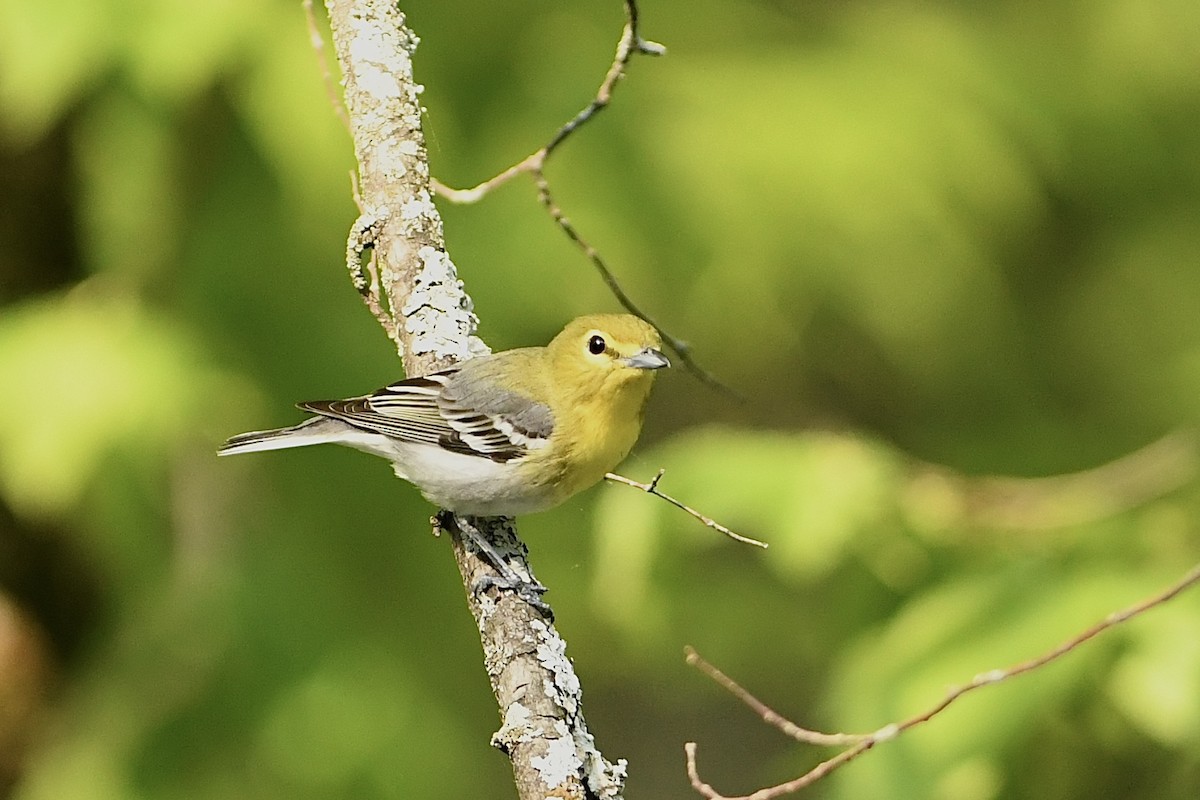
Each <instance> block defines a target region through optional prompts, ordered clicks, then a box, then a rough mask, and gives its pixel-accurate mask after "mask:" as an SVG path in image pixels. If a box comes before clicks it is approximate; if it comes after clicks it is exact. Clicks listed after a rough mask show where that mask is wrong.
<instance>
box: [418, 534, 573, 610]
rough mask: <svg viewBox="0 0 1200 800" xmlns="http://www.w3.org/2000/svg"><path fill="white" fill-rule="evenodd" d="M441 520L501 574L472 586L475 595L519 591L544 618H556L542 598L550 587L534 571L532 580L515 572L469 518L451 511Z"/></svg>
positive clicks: (482, 578)
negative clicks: (492, 589)
mask: <svg viewBox="0 0 1200 800" xmlns="http://www.w3.org/2000/svg"><path fill="white" fill-rule="evenodd" d="M438 517H439V519H438V521H439V523H441V524H442V527H447V523H449V524H450V525H453V526H454V528H455V529H456V530H457V531H458V532H459V533H460V534H461V535H462V537H463V539H465V540H467V541H469V542H470V543H471V545H472V546H473V547H474V548H475V550H476V551H477V552H478V553H479V554H480V555H481V556H482V557H483V559H484V560H485V561H487V562H488V563H489V564H491V565H492V567H494V568H495V570H496V572H497V573H499V574H497V575H484V576H482V577H480V578H479V579H478V580H476V581H475V585H474V586H472V587H471V591H472V592H473V593H474V594H476V595H481V594H483V593H484V592H485V591H487V590H488V589H490V588H492V587H493V586H495V587H497V588H499V589H508V590H509V591H513V592H516V594H517V596H518V597H520V598H521V599H522V600H524V601H525V602H526V603H528V604H529V605H531V606H533V607H534V608H535V609H537V610H538V611H539V612H541V613H542V614H543V615H545V616H546V617H549V618H551V619H553V616H554V615H553V612H552V611H551V610H550V606H548V605H546V604H545V603H544V602H542V598H541V595H542V594H543V593H545V591H546V587H545V586H543V585H542V584H541V582H540V581H538V579H537V578H535V577H533V573H532V572H530V573H529V576H528V577H524V576H522V575H521V574H520V573H518V572H517V571H516V570H515V569H513V568H512V567H511V566H510V565H509V563H508V562H507V561H505V560H504V556H502V555H500V551H499V550H497V549H496V548H495V546H494V545H493V544H492V543H491V542H490V541H489V540H488V538H487V537H486V536H485V535H484V534H483V532H482V531H481V530H479V528H477V527H476V526H475V524H474V523H473V522H472V521H471V519H470V518H469V517H460V516H459V515H457V514H454V513H452V512H449V511H442V512H440V513H439V514H438Z"/></svg>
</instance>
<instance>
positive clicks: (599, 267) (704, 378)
mask: <svg viewBox="0 0 1200 800" xmlns="http://www.w3.org/2000/svg"><path fill="white" fill-rule="evenodd" d="M533 179H534V183H535V184H536V185H537V190H538V201H539V202H540V203H541V204H542V206H543V207H544V208H545V209H546V212H547V213H549V214H550V217H551V218H552V219H553V220H554V221H555V223H557V224H558V227H559V228H561V229H562V231H563V233H565V234H566V235H567V237H568V238H569V239H570V240H571V241H573V242H574V243H575V244H576V245H577V246H578V247H579V249H580V250H582V251H583V254H584V256H585V257H587V259H588V260H589V261H591V262H592V266H594V267H595V268H596V271H597V272H599V273H600V278H601V279H602V280H603V281H604V283H605V285H606V286H608V288H609V291H611V292H612V293H613V296H614V297H616V298H617V302H618V303H620V304H621V305H622V306H624V307H625V310H626V311H628V312H629V313H630V314H633V315H634V316H638V317H641V318H642V319H644V320H645V321H646V322H648V323H650V324H651V325H652V326H654V329H655V330H656V331H658V333H659V335H660V336H661V337H662V340H663V343H664V344H666V346H667V347H669V348H670V349H671V351H672V352H673V353H675V355H677V356H679V360H680V361H682V362H683V365H684V366H685V367H687V370H688V372H690V373H692V374H693V375H695V376H696V377H697V378H699V379H700V381H701V382H703V383H704V384H705V385H707V386H709V387H710V388H713V389H716V390H718V391H720V392H722V393H724V394H726V395H728V396H730V397H733V398H735V399H737V400H740V399H741V398H740V397H739V396H738V395H737V393H736V392H734V391H733V390H732V389H730V388H729V387H728V386H726V385H725V384H723V383H721V382H720V381H719V380H717V379H716V378H715V377H713V375H712V374H711V373H709V372H708V371H707V370H705V369H704V368H703V367H701V366H700V365H699V364H697V363H696V361H695V359H693V358H692V348H691V345H689V344H688V343H687V342H685V341H684V340H682V339H678V338H676V337H674V336H672V335H671V334H670V333H668V332H667V331H666V330H664V329H663V327H662V326H661V325H659V324H658V323H657V322H655V321H654V320H653V319H652V318H651V317H650V316H649V315H648V314H647V313H646V312H645V311H642V310H641V309H640V308H638V307H637V306H636V305H634V302H633V300H632V298H630V297H629V295H628V294H626V293H625V290H624V289H622V288H621V284H620V282H619V281H617V276H616V275H614V274H613V272H612V270H610V269H609V268H608V264H607V263H605V261H604V259H603V258H602V257H601V256H600V252H599V251H598V250H596V248H594V247H592V246H591V245H590V244H589V243H588V242H587V240H586V239H584V238H583V236H582V235H580V233H579V231H578V230H576V228H575V226H574V225H572V224H571V221H570V220H569V219H567V215H566V214H564V213H563V210H562V208H560V207H559V205H558V203H556V202H555V201H554V196H553V195H552V194H551V193H550V182H549V181H547V180H546V175H545V173H544V172H543V171H542V169H541V167H540V166H539V167H538V168H537V169H536V170H534V171H533Z"/></svg>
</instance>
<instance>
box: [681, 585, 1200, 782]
mask: <svg viewBox="0 0 1200 800" xmlns="http://www.w3.org/2000/svg"><path fill="white" fill-rule="evenodd" d="M1198 583H1200V564H1197V565H1196V566H1194V567H1192V568H1191V569H1190V570H1189V571H1188V572H1187V574H1185V575H1184V576H1183V577H1182V578H1180V579H1179V580H1177V581H1175V582H1174V583H1172V584H1171V585H1170V586H1168V587H1167V588H1165V589H1163V590H1162V591H1160V592H1158V593H1157V594H1154V595H1152V596H1151V597H1148V598H1146V599H1145V600H1142V601H1140V602H1137V603H1134V604H1133V605H1131V606H1128V607H1126V608H1123V609H1121V610H1120V611H1114V612H1113V613H1111V614H1109V615H1108V616H1107V617H1105V618H1104V619H1102V620H1100V621H1099V622H1097V623H1095V624H1094V625H1092V626H1091V627H1089V628H1087V629H1085V630H1083V631H1081V632H1079V633H1077V634H1075V635H1074V636H1072V637H1071V638H1069V639H1067V640H1066V641H1064V642H1062V643H1061V644H1059V645H1058V646H1057V647H1054V648H1051V649H1050V650H1047V651H1046V652H1044V653H1042V654H1041V655H1039V656H1035V657H1034V658H1030V659H1026V660H1025V661H1021V662H1019V663H1016V664H1013V665H1011V666H1009V667H1006V668H1004V669H993V670H988V671H987V672H981V673H979V674H978V675H976V676H975V677H973V678H972V679H971V680H970V681H968V682H967V683H965V684H963V685H962V686H956V687H954V688H952V689H950V690H949V691H948V692H947V693H946V694H945V696H944V697H942V699H941V700H939V701H938V702H936V703H934V704H933V705H932V706H930V707H929V708H927V709H926V710H925V711H922V712H920V713H918V714H914V715H913V716H911V717H909V718H908V719H906V720H903V721H901V722H891V723H888V724H887V725H884V726H883V727H882V728H880V729H879V730H877V731H875V732H874V733H828V734H827V733H819V732H817V731H812V730H808V729H807V728H801V727H800V726H799V725H796V724H795V723H793V722H791V721H789V720H787V719H785V718H784V717H782V716H781V715H779V714H778V713H776V712H775V711H774V710H773V709H771V708H770V707H769V706H767V705H766V704H765V703H763V702H762V701H761V700H759V699H758V698H756V697H754V695H752V694H750V693H749V692H748V691H746V690H745V689H743V688H742V687H741V686H740V685H739V684H738V683H737V682H735V681H734V680H733V679H732V678H730V677H729V676H727V675H726V674H725V673H723V672H721V671H720V670H719V669H717V668H716V667H714V666H713V665H712V664H709V663H708V662H707V661H705V660H704V659H703V658H701V657H700V655H699V654H698V653H697V652H696V651H695V650H693V649H692V648H690V647H689V648H687V650H686V659H687V663H689V664H691V665H692V666H694V667H696V668H697V669H699V670H700V671H701V672H703V673H704V674H706V675H708V676H709V677H710V678H712V679H713V680H714V681H716V682H717V683H719V684H720V685H721V686H723V687H725V689H726V690H728V691H729V692H730V693H732V694H733V695H734V696H735V697H737V698H738V699H739V700H741V701H742V702H743V703H745V704H746V705H748V706H749V707H750V708H751V709H753V710H754V712H755V713H757V714H758V715H759V716H760V717H762V718H763V721H765V722H767V723H768V724H770V725H774V726H775V727H776V728H778V729H779V730H781V731H782V732H783V733H785V734H787V735H788V736H791V737H792V738H794V739H796V740H797V741H801V742H807V743H810V744H816V745H846V744H849V745H851V746H850V747H848V748H847V749H845V750H843V751H842V752H840V753H838V754H837V755H835V756H833V757H832V758H829V759H827V760H825V761H822V762H821V763H820V764H818V765H817V766H815V767H813V768H812V769H811V770H809V771H808V772H806V773H804V774H803V775H800V776H799V777H797V778H793V779H792V780H790V781H786V782H784V783H780V784H776V785H775V786H768V787H766V788H763V789H759V790H757V791H755V792H751V793H750V794H748V795H739V796H737V797H730V796H727V795H723V794H721V793H720V792H718V791H717V790H716V789H714V788H713V787H712V786H711V785H709V784H707V783H705V782H704V781H703V780H701V778H700V771H699V769H698V768H697V766H696V743H695V742H688V743H687V744H686V745H684V752H685V754H686V757H687V772H688V779H689V780H690V781H691V784H692V788H693V789H695V790H696V791H697V792H698V793H699V794H700V795H702V796H703V797H705V798H707V800H773V799H774V798H777V797H781V796H783V795H785V794H791V793H792V792H796V791H799V790H800V789H803V788H805V787H806V786H809V785H811V784H813V783H815V782H817V781H818V780H820V779H821V778H824V777H825V776H826V775H828V774H829V773H831V772H833V771H834V770H836V769H838V768H839V767H842V766H844V765H845V764H847V763H849V762H850V761H853V760H854V759H855V758H858V757H859V756H860V755H862V754H863V753H865V752H867V751H868V750H870V749H871V748H873V747H874V746H875V745H877V744H879V743H881V742H885V741H890V740H891V739H894V738H896V737H897V736H899V735H900V734H901V733H904V732H905V731H907V730H909V729H910V728H915V727H917V726H918V725H923V724H925V723H926V722H929V721H930V720H931V719H933V718H934V717H936V716H938V715H939V714H941V713H942V712H943V711H945V710H946V709H947V708H949V707H950V706H951V705H952V704H953V703H954V702H955V701H957V700H958V699H959V698H960V697H962V696H963V695H965V694H967V693H969V692H973V691H975V690H976V689H981V688H983V687H984V686H993V685H995V684H997V683H1002V682H1003V681H1006V680H1009V679H1010V678H1015V677H1016V676H1018V675H1024V674H1025V673H1027V672H1033V671H1034V670H1037V669H1040V668H1041V667H1044V666H1045V665H1046V664H1049V663H1050V662H1051V661H1054V660H1056V659H1058V658H1061V657H1062V656H1064V655H1066V654H1067V653H1070V652H1072V651H1073V650H1075V649H1076V648H1077V647H1079V646H1080V645H1082V644H1083V643H1084V642H1087V641H1089V640H1090V639H1093V638H1095V637H1096V636H1099V635H1100V634H1102V633H1104V632H1105V631H1107V630H1109V629H1111V628H1114V627H1116V626H1117V625H1120V624H1122V623H1124V622H1128V621H1129V620H1131V619H1134V618H1135V617H1138V616H1141V615H1142V614H1144V613H1146V612H1147V611H1149V610H1150V609H1152V608H1156V607H1158V606H1160V605H1162V604H1163V603H1166V602H1168V601H1169V600H1172V599H1174V598H1175V597H1177V596H1178V595H1180V594H1182V593H1183V592H1185V591H1186V590H1188V589H1190V588H1191V587H1193V586H1195V585H1196V584H1198Z"/></svg>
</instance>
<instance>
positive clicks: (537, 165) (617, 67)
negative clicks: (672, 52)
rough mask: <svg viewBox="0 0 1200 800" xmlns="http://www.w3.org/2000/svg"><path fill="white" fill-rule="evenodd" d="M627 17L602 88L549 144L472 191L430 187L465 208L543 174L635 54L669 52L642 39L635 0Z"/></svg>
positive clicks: (605, 99)
mask: <svg viewBox="0 0 1200 800" xmlns="http://www.w3.org/2000/svg"><path fill="white" fill-rule="evenodd" d="M625 17H626V21H625V28H624V30H623V31H622V33H621V40H620V41H619V42H617V53H616V55H615V56H613V62H612V66H610V67H609V68H608V72H607V73H605V75H604V80H603V81H601V83H600V88H599V89H597V90H596V95H595V97H593V98H592V100H591V101H590V102H589V103H588V104H587V105H586V106H584V107H583V109H582V110H580V111H579V113H578V114H576V115H575V116H573V117H571V119H569V120H568V121H567V122H566V123H565V124H563V126H562V127H560V128H559V129H558V130H557V131H555V133H554V135H553V136H552V137H550V141H548V142H546V144H544V145H542V146H541V147H539V148H538V149H537V150H535V151H534V152H532V153H530V154H529V155H528V156H526V157H525V158H523V159H522V160H521V161H519V162H517V163H516V164H513V165H512V166H511V167H509V168H508V169H506V170H504V171H503V172H501V173H500V174H498V175H494V176H493V177H491V178H488V179H487V180H486V181H484V182H483V183H481V184H479V185H478V186H473V187H471V188H470V189H453V188H451V187H449V186H446V185H445V184H444V183H442V182H440V181H438V180H437V179H433V180H432V181H431V185H432V186H433V189H434V191H436V192H437V193H438V194H439V195H441V196H442V197H444V198H446V199H447V200H449V201H450V202H452V203H459V204H464V205H465V204H469V203H478V202H479V201H480V200H482V199H483V198H484V197H486V196H487V194H488V193H489V192H491V191H492V190H493V189H496V188H498V187H500V186H503V185H504V184H506V183H508V182H509V181H510V180H511V179H513V178H515V177H516V176H517V175H520V174H522V173H526V172H529V173H533V174H538V173H540V172H541V171H542V168H543V167H544V166H545V165H546V159H547V158H549V156H550V154H551V153H552V152H554V151H555V150H556V149H557V148H558V146H559V145H560V144H562V143H563V142H564V141H566V139H567V138H568V137H569V136H570V135H571V134H573V133H574V132H575V131H577V130H579V128H580V127H582V126H583V124H584V123H586V122H587V121H588V120H590V119H591V118H592V117H594V116H596V114H598V113H600V112H601V111H603V110H604V109H605V108H606V107H607V106H608V104H609V103H610V102H611V101H612V93H613V89H614V88H615V87H616V85H617V81H619V80H620V79H621V78H622V77H623V76H624V74H625V69H626V67H628V66H629V61H630V59H631V58H633V56H634V54H635V53H641V54H643V55H649V56H660V55H662V54H663V53H665V52H666V51H667V49H666V48H665V47H663V46H662V45H661V44H658V43H657V42H650V41H647V40H645V39H643V38H642V35H641V33H639V31H638V8H637V2H636V0H625Z"/></svg>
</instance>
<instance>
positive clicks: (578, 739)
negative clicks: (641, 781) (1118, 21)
mask: <svg viewBox="0 0 1200 800" xmlns="http://www.w3.org/2000/svg"><path fill="white" fill-rule="evenodd" d="M325 5H326V8H327V9H328V12H329V18H330V27H331V30H332V32H333V43H334V48H335V50H336V52H337V56H338V61H339V63H340V65H341V68H342V75H343V85H344V87H345V97H346V110H347V112H348V116H349V120H350V129H351V134H352V136H353V139H354V151H355V156H356V158H357V161H358V175H359V180H358V184H357V185H358V191H359V193H360V194H361V198H360V200H359V208H360V215H359V217H358V219H357V220H355V222H354V224H353V226H352V227H351V231H350V235H349V236H348V238H347V243H346V266H347V269H348V270H349V272H350V275H351V279H352V280H353V281H354V285H355V287H356V288H357V289H358V290H359V292H360V293H361V294H362V295H363V298H364V300H365V301H366V304H367V306H368V308H370V310H371V313H372V314H373V315H374V316H375V317H376V319H377V320H379V322H380V324H381V325H382V327H383V328H384V330H385V331H386V332H387V334H388V336H389V337H391V338H392V340H393V341H394V342H395V344H396V347H397V349H398V351H399V352H400V354H401V357H402V358H403V361H404V368H405V372H406V373H407V374H409V375H422V374H426V373H428V372H430V371H432V370H435V369H438V368H440V367H444V366H447V365H449V364H452V363H455V362H458V361H462V360H464V359H466V358H470V357H471V356H472V355H473V354H477V353H479V352H483V351H486V346H485V345H484V344H483V343H482V342H480V341H479V340H478V339H476V338H475V337H474V335H473V334H474V330H475V322H476V319H475V315H474V314H473V313H472V312H471V300H470V297H468V296H467V294H466V292H465V291H464V289H463V285H462V282H461V281H460V280H459V279H458V274H457V270H456V269H455V266H454V263H453V262H452V261H451V260H450V257H449V255H448V254H447V253H446V250H445V246H444V238H443V234H442V222H441V217H440V215H439V214H438V211H437V208H436V207H435V206H434V204H433V202H432V198H431V195H430V193H429V166H428V158H427V154H426V150H425V140H424V134H423V132H422V130H421V119H422V111H421V105H420V102H419V94H420V87H419V86H418V85H417V83H416V82H415V80H414V79H413V73H412V54H413V51H414V50H415V48H416V45H417V38H416V36H415V35H414V34H413V33H412V31H410V30H409V29H408V28H407V27H406V26H405V18H404V14H403V13H402V12H401V11H400V10H399V9H398V7H397V5H396V2H395V0H325ZM475 522H476V523H477V527H478V528H479V531H480V533H481V534H482V535H483V536H485V537H486V538H487V539H488V541H489V542H490V544H491V546H492V547H493V548H494V549H495V550H497V551H498V552H499V553H500V554H502V557H503V558H504V560H505V561H506V562H507V563H508V565H509V567H510V568H512V569H514V571H515V572H517V573H518V574H525V575H531V572H530V569H529V564H528V560H527V551H526V549H525V545H524V544H523V543H522V542H521V541H520V539H518V538H517V533H516V529H515V527H514V526H513V524H512V521H511V520H506V519H491V520H475ZM435 530H436V528H435ZM451 533H452V541H453V545H454V556H455V560H456V562H457V564H458V568H459V572H460V574H461V576H462V580H463V585H464V588H465V589H466V594H467V603H468V605H469V607H470V609H471V613H472V615H473V616H474V618H475V622H476V625H477V627H478V629H479V634H480V640H481V642H482V645H483V652H484V662H485V666H486V668H487V672H488V677H489V679H490V681H491V685H492V691H493V693H494V694H495V696H496V701H497V703H498V704H499V707H500V715H501V718H502V719H503V724H502V726H501V728H500V730H499V731H497V733H496V734H495V735H494V736H493V738H492V743H493V745H495V746H496V747H497V748H498V749H500V750H502V751H503V752H504V753H506V754H507V755H508V757H509V759H510V760H511V762H512V765H513V774H514V777H515V779H516V784H517V791H518V794H519V796H520V797H521V798H522V800H534V799H535V798H536V800H542V798H545V797H550V796H554V797H571V798H583V797H588V798H596V799H597V800H619V798H620V797H621V793H622V792H623V790H624V781H625V763H624V762H623V761H618V762H617V763H616V764H612V763H609V762H608V761H606V760H605V759H604V757H603V756H602V755H601V753H600V752H599V750H597V748H596V746H595V743H594V741H593V739H592V736H591V734H590V733H589V732H588V730H587V725H586V723H585V722H584V718H583V712H582V691H581V689H580V684H579V680H578V678H577V677H576V676H575V672H574V668H573V667H572V665H571V662H570V660H569V659H567V658H566V655H565V652H566V645H565V643H564V642H563V640H562V638H561V637H560V636H559V635H558V632H557V631H556V630H555V628H554V625H553V624H552V623H551V622H549V621H548V620H547V619H545V618H543V616H542V613H541V611H539V610H538V609H535V608H534V607H533V606H532V605H531V604H530V603H528V602H526V601H525V600H524V599H522V598H521V597H520V595H519V594H518V593H517V592H515V591H513V590H509V589H503V588H501V587H498V586H493V587H492V588H490V589H488V590H487V591H486V592H478V591H475V587H476V586H479V585H482V584H481V582H480V580H481V578H484V577H485V576H489V575H493V574H494V572H493V568H492V566H491V565H490V564H488V563H487V562H486V560H484V559H482V558H480V557H479V555H478V554H477V553H476V552H475V551H474V549H473V548H471V547H468V546H467V545H466V544H465V543H464V541H463V539H462V537H461V536H460V535H459V533H458V532H457V531H452V532H451Z"/></svg>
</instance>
